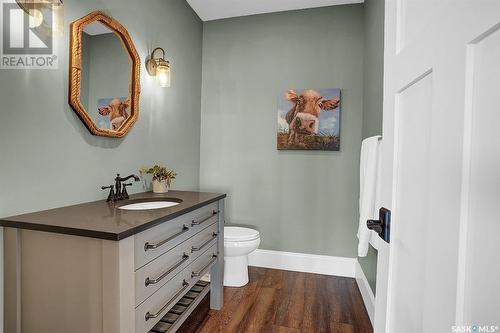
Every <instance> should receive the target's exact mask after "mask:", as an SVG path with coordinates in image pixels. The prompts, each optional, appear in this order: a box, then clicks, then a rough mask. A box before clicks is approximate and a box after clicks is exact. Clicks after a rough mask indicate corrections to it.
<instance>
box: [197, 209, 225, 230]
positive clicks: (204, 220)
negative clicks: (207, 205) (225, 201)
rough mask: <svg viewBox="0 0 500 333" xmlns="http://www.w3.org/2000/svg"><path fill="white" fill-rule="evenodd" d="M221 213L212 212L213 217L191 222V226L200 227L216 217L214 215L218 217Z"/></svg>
mask: <svg viewBox="0 0 500 333" xmlns="http://www.w3.org/2000/svg"><path fill="white" fill-rule="evenodd" d="M218 213H219V212H218V211H215V210H214V211H212V215H210V216H209V217H205V218H204V219H203V220H201V221H195V220H192V221H191V226H192V227H194V226H195V225H200V224H202V223H203V222H206V221H208V220H210V219H211V218H212V217H214V215H217V214H218Z"/></svg>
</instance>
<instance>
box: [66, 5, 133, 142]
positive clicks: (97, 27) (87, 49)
mask: <svg viewBox="0 0 500 333" xmlns="http://www.w3.org/2000/svg"><path fill="white" fill-rule="evenodd" d="M70 43H71V46H70V71H69V76H70V78H69V104H70V105H71V107H72V108H73V110H74V111H75V112H76V113H77V115H78V116H79V117H80V119H81V120H82V121H83V123H84V124H85V126H86V127H87V128H88V130H89V131H90V132H91V133H92V134H94V135H99V136H107V137H123V136H124V135H126V134H127V133H128V131H129V130H130V129H131V127H132V126H133V124H134V123H135V122H136V120H137V118H138V116H139V90H140V84H139V68H140V60H139V56H138V54H137V51H136V49H135V46H134V44H133V42H132V39H131V38H130V36H129V34H128V32H127V30H126V29H125V28H124V27H123V26H122V25H121V24H120V23H119V22H118V21H116V20H114V19H113V18H111V17H109V16H107V15H106V14H104V13H103V12H100V11H96V12H92V13H90V14H89V15H87V16H85V17H82V18H81V19H79V20H77V21H75V22H73V23H72V24H71V41H70Z"/></svg>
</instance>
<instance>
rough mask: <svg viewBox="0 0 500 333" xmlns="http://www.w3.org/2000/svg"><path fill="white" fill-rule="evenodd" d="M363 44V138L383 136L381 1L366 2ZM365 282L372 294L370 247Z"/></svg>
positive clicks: (364, 263) (373, 266)
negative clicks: (366, 281)
mask: <svg viewBox="0 0 500 333" xmlns="http://www.w3.org/2000/svg"><path fill="white" fill-rule="evenodd" d="M364 7H365V19H364V21H365V33H364V36H365V42H364V54H365V56H364V81H363V138H367V137H369V136H373V135H381V134H382V102H383V88H384V87H383V83H384V1H382V0H365V3H364ZM359 263H360V265H361V268H362V269H363V272H364V273H365V276H366V278H367V279H368V283H369V284H370V287H371V288H372V290H373V292H374V293H375V286H376V279H377V250H375V249H374V248H373V247H371V246H370V249H369V251H368V255H367V256H366V257H363V258H359Z"/></svg>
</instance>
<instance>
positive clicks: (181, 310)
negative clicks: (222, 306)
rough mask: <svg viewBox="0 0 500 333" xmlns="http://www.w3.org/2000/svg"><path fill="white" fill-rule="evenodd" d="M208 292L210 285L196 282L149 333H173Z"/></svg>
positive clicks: (204, 282)
mask: <svg viewBox="0 0 500 333" xmlns="http://www.w3.org/2000/svg"><path fill="white" fill-rule="evenodd" d="M209 291H210V283H209V282H206V281H202V280H200V281H198V282H197V283H196V284H195V285H194V286H193V287H192V288H191V290H189V291H188V292H187V293H186V294H185V295H184V297H182V298H181V299H180V300H179V301H178V302H177V304H175V305H174V306H173V307H172V308H171V309H170V311H169V312H168V313H167V314H166V315H165V316H164V317H163V318H162V319H161V320H160V321H159V322H158V323H157V324H156V325H155V326H154V327H153V329H152V330H151V331H149V333H170V332H175V331H176V330H177V329H178V328H179V327H180V326H181V325H182V323H183V322H184V321H185V320H186V319H187V317H189V315H190V314H191V312H192V311H193V310H194V309H195V308H196V306H198V304H199V303H200V302H201V300H203V298H204V297H205V296H206V295H207V293H208V292H209Z"/></svg>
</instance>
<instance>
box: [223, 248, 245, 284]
mask: <svg viewBox="0 0 500 333" xmlns="http://www.w3.org/2000/svg"><path fill="white" fill-rule="evenodd" d="M247 283H248V255H244V256H239V257H224V286H226V287H243V286H244V285H246V284H247Z"/></svg>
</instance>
